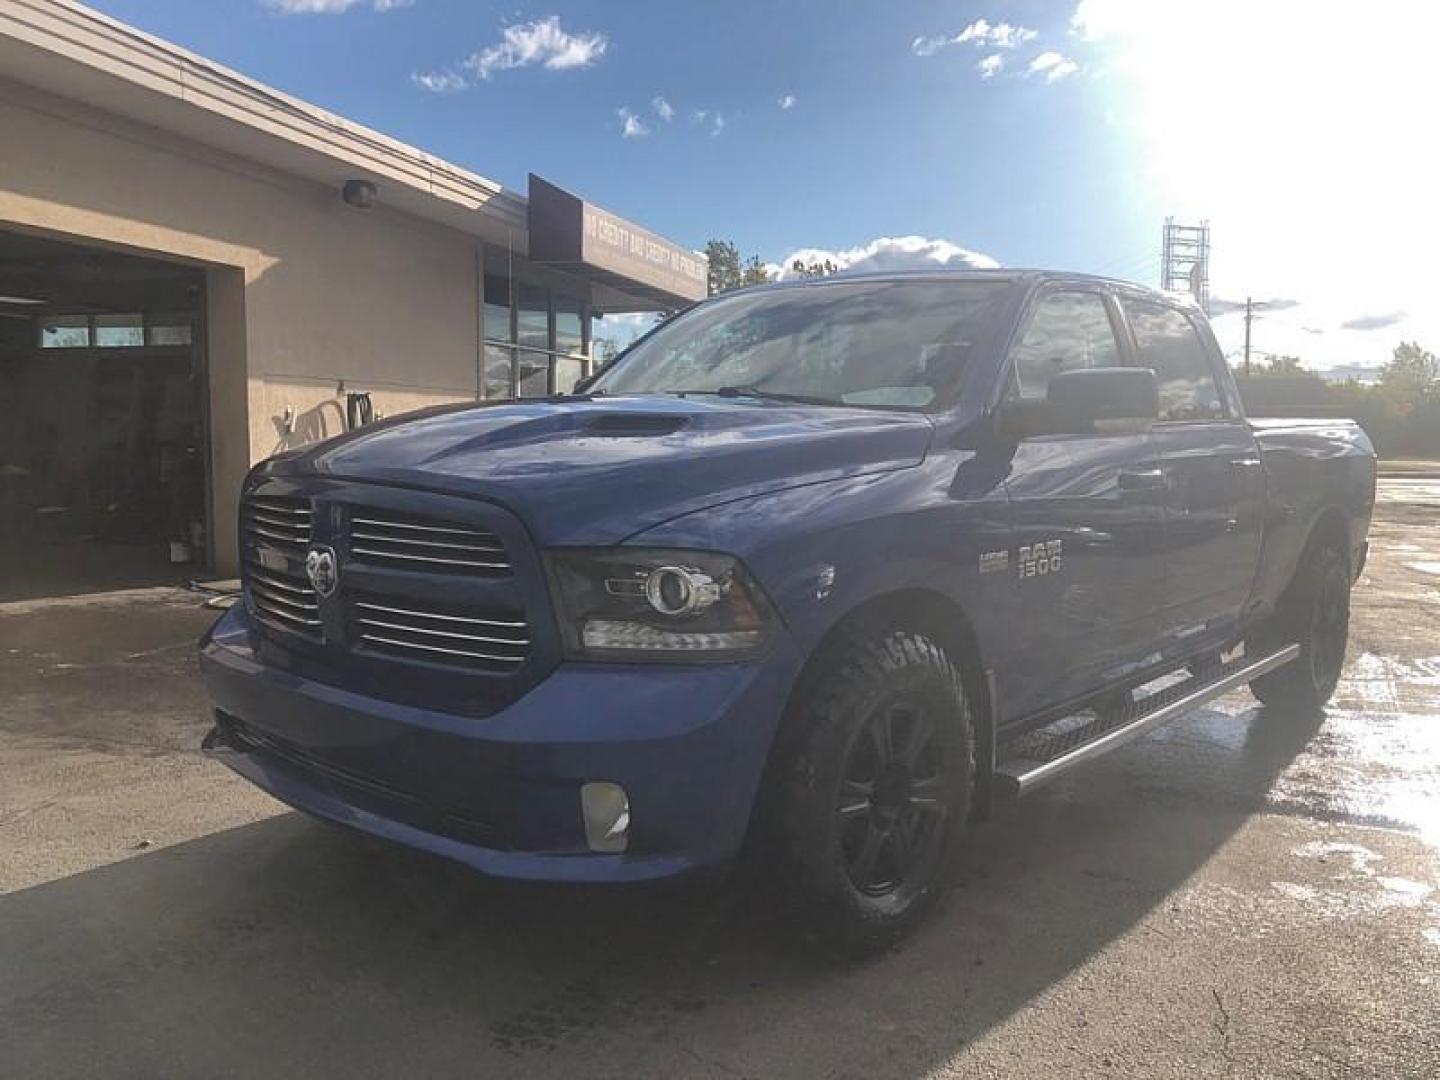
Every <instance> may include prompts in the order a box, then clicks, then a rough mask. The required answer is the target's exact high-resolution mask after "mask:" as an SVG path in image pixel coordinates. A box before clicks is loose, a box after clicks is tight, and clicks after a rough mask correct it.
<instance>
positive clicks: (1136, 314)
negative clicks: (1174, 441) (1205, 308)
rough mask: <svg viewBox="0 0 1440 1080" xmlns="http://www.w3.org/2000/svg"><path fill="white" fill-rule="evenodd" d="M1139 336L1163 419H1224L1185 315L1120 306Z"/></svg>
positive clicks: (1142, 305)
mask: <svg viewBox="0 0 1440 1080" xmlns="http://www.w3.org/2000/svg"><path fill="white" fill-rule="evenodd" d="M1120 303H1121V306H1122V307H1123V308H1124V310H1125V318H1126V319H1127V320H1129V322H1130V326H1131V329H1133V330H1134V331H1135V343H1136V346H1137V347H1138V349H1139V354H1138V357H1137V359H1138V360H1139V361H1140V363H1141V365H1143V366H1144V367H1148V368H1152V369H1153V370H1154V372H1155V377H1156V379H1157V381H1158V382H1159V384H1160V419H1161V420H1212V419H1219V418H1221V417H1223V416H1224V415H1225V406H1224V403H1223V402H1222V400H1221V397H1220V387H1219V384H1218V383H1216V381H1215V372H1214V371H1213V370H1212V369H1211V366H1210V360H1209V357H1208V356H1207V355H1206V351H1205V346H1204V344H1203V343H1202V342H1201V341H1200V335H1199V334H1198V333H1196V331H1195V327H1194V326H1193V325H1192V324H1191V322H1190V320H1189V319H1187V318H1186V317H1185V316H1184V314H1183V313H1181V312H1179V311H1177V310H1175V309H1174V308H1170V307H1165V306H1164V305H1162V304H1156V303H1153V302H1151V301H1148V300H1137V299H1134V298H1131V297H1124V298H1122V299H1121V301H1120Z"/></svg>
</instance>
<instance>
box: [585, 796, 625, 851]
mask: <svg viewBox="0 0 1440 1080" xmlns="http://www.w3.org/2000/svg"><path fill="white" fill-rule="evenodd" d="M580 810H581V812H582V813H583V814H584V816H585V842H586V843H587V844H589V845H590V850H591V851H604V852H612V853H613V852H618V851H624V850H625V847H626V845H627V844H628V843H629V842H630V836H629V829H630V800H629V799H628V798H627V797H626V796H625V789H624V788H622V787H621V786H620V785H619V784H612V783H610V782H609V781H608V780H592V781H590V783H588V784H584V785H582V786H581V788H580Z"/></svg>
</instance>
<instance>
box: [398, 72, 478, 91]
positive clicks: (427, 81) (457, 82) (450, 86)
mask: <svg viewBox="0 0 1440 1080" xmlns="http://www.w3.org/2000/svg"><path fill="white" fill-rule="evenodd" d="M410 81H411V82H412V83H414V84H415V85H416V86H418V87H420V89H421V90H429V91H430V92H431V93H432V94H453V93H454V92H455V91H457V90H464V89H465V87H466V86H467V85H468V84H467V83H466V81H465V76H463V75H460V74H457V73H456V72H454V71H416V72H414V73H412V74H411V76H410Z"/></svg>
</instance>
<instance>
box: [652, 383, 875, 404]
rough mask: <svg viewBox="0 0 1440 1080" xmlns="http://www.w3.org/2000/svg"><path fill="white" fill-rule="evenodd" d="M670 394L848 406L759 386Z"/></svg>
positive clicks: (726, 387)
mask: <svg viewBox="0 0 1440 1080" xmlns="http://www.w3.org/2000/svg"><path fill="white" fill-rule="evenodd" d="M670 393H672V394H675V395H677V396H678V397H684V396H685V395H687V394H714V395H715V396H716V397H723V398H738V397H750V398H758V399H759V400H761V401H788V402H792V403H794V404H796V405H841V406H843V405H847V404H849V403H848V402H845V401H837V400H835V399H834V398H822V397H808V396H806V395H805V394H782V393H780V392H779V391H777V390H762V389H761V388H760V387H758V386H721V387H717V388H716V389H714V390H671V391H670Z"/></svg>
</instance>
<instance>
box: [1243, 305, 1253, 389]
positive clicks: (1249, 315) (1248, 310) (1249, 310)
mask: <svg viewBox="0 0 1440 1080" xmlns="http://www.w3.org/2000/svg"><path fill="white" fill-rule="evenodd" d="M1254 317H1255V302H1254V301H1253V300H1251V299H1250V297H1248V296H1247V297H1245V377H1246V378H1247V379H1248V378H1249V377H1250V320H1251V319H1253V318H1254Z"/></svg>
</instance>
